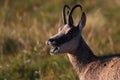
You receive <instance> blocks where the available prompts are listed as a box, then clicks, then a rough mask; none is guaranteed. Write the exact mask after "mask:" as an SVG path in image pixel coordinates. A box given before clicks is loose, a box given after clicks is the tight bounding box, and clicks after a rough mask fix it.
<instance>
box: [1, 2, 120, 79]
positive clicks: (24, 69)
mask: <svg viewBox="0 0 120 80" xmlns="http://www.w3.org/2000/svg"><path fill="white" fill-rule="evenodd" d="M64 4H68V5H70V6H73V5H75V4H82V6H83V9H84V11H85V12H86V15H87V23H86V27H85V29H84V31H83V36H84V38H85V40H86V42H87V43H88V44H89V46H90V47H91V49H92V50H93V52H94V53H95V54H96V55H100V56H101V55H106V54H112V53H113V54H114V53H118V52H120V0H0V80H78V77H77V75H76V72H74V70H73V69H72V65H71V64H70V62H69V60H68V57H67V56H66V55H56V56H50V55H49V47H47V46H46V45H45V41H46V40H47V39H48V38H49V37H50V36H52V35H53V34H55V33H57V29H58V28H59V27H60V26H63V22H62V14H61V13H62V12H61V11H62V7H63V5H64ZM78 19H79V18H78Z"/></svg>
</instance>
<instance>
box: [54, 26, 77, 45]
mask: <svg viewBox="0 0 120 80" xmlns="http://www.w3.org/2000/svg"><path fill="white" fill-rule="evenodd" d="M78 33H79V29H78V28H77V27H73V28H72V29H71V30H70V31H68V33H67V34H62V35H60V36H57V37H55V38H54V39H53V40H54V41H55V42H56V44H55V45H56V46H60V45H61V44H63V43H65V42H68V41H70V40H71V39H73V38H74V37H75V36H76V35H77V34H78Z"/></svg>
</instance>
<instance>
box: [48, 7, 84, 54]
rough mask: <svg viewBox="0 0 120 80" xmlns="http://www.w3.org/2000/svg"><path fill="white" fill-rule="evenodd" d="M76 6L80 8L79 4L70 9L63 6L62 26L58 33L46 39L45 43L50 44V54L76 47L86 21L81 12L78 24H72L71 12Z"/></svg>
mask: <svg viewBox="0 0 120 80" xmlns="http://www.w3.org/2000/svg"><path fill="white" fill-rule="evenodd" d="M76 8H80V9H81V10H82V6H81V5H75V6H73V7H72V8H71V9H70V7H69V6H68V5H64V7H63V12H62V14H63V22H64V26H63V27H61V28H60V29H59V30H58V33H57V34H56V35H54V36H52V37H51V38H49V39H48V41H46V44H47V45H50V46H51V47H52V49H51V50H50V54H51V55H54V54H57V53H67V52H69V53H70V52H73V51H75V49H76V48H77V47H78V44H79V40H80V37H81V31H82V29H83V27H84V26H85V23H86V15H85V13H84V12H82V16H81V20H80V21H79V23H78V25H77V26H75V25H74V21H73V18H72V13H73V11H74V10H75V9H76ZM67 9H68V13H67V15H68V20H66V10H67Z"/></svg>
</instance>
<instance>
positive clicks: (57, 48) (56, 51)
mask: <svg viewBox="0 0 120 80" xmlns="http://www.w3.org/2000/svg"><path fill="white" fill-rule="evenodd" d="M51 47H52V48H51V49H50V54H51V55H55V54H57V53H59V50H60V47H59V46H51Z"/></svg>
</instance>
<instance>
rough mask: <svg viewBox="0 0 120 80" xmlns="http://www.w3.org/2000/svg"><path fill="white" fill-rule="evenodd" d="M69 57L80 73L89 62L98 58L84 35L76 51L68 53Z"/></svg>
mask: <svg viewBox="0 0 120 80" xmlns="http://www.w3.org/2000/svg"><path fill="white" fill-rule="evenodd" d="M68 57H69V59H70V62H71V63H72V65H73V67H74V69H75V70H76V71H77V73H78V74H80V73H81V71H82V70H84V69H85V67H86V65H87V64H89V63H91V62H92V61H95V60H97V57H96V56H95V55H94V54H93V52H92V50H91V49H90V48H89V46H88V45H87V44H86V42H85V41H84V39H83V38H82V37H80V40H79V45H78V48H77V49H76V51H75V52H73V53H68Z"/></svg>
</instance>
